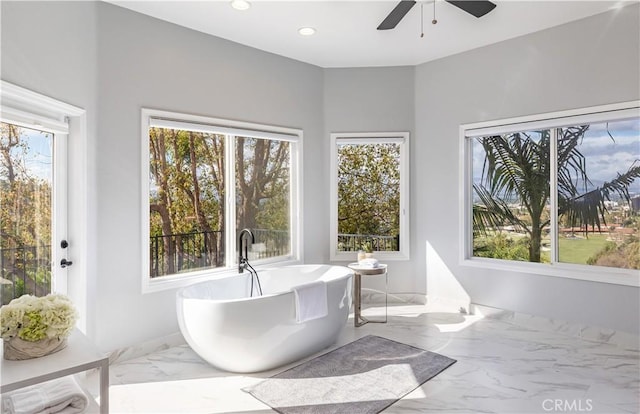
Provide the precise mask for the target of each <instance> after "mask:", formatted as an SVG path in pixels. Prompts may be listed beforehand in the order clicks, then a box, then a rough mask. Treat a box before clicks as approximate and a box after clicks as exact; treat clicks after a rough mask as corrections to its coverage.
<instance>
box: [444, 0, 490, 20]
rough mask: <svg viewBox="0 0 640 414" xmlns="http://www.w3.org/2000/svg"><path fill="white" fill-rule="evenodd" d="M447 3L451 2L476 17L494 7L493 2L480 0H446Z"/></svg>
mask: <svg viewBox="0 0 640 414" xmlns="http://www.w3.org/2000/svg"><path fill="white" fill-rule="evenodd" d="M447 2H448V3H451V4H453V5H454V6H456V7H459V8H460V9H462V10H464V11H466V12H467V13H469V14H473V15H474V16H476V17H482V16H484V15H485V14H487V13H489V12H490V11H491V10H493V9H495V8H496V5H495V4H494V3H491V2H490V1H480V0H477V1H476V0H467V1H454V0H447Z"/></svg>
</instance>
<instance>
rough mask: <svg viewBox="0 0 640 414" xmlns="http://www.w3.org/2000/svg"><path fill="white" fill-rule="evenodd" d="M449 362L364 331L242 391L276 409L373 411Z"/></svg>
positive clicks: (348, 413) (350, 413)
mask: <svg viewBox="0 0 640 414" xmlns="http://www.w3.org/2000/svg"><path fill="white" fill-rule="evenodd" d="M454 362H456V360H455V359H451V358H448V357H446V356H443V355H440V354H436V353H434V352H429V351H425V350H424V349H420V348H416V347H413V346H409V345H406V344H403V343H400V342H396V341H392V340H390V339H386V338H381V337H379V336H374V335H368V336H365V337H363V338H360V339H358V340H357V341H354V342H351V343H349V344H347V345H344V346H342V347H340V348H337V349H334V350H333V351H331V352H328V353H326V354H324V355H320V356H319V357H316V358H314V359H311V360H309V361H307V362H304V363H302V364H300V365H297V366H295V367H293V368H290V369H288V370H286V371H284V372H281V373H279V374H276V375H274V376H273V377H271V378H269V379H267V380H265V381H263V382H261V383H259V384H257V385H255V386H252V387H248V388H245V389H244V391H246V392H249V393H250V394H251V395H253V396H254V397H255V398H257V399H258V400H260V401H262V402H264V403H265V404H267V405H268V406H270V407H271V408H273V409H274V410H276V411H277V412H279V413H286V414H289V413H313V414H329V413H336V414H337V413H341V414H342V413H345V414H356V413H363V414H364V413H367V414H369V413H379V412H380V411H382V410H384V409H385V408H387V407H389V406H390V405H391V404H393V403H394V402H396V401H398V400H399V399H400V398H402V397H404V396H405V395H407V394H408V393H410V392H411V391H413V390H414V389H416V388H417V387H419V386H420V385H421V384H423V383H424V382H426V381H428V380H430V379H431V378H433V377H435V376H436V375H438V374H439V373H440V372H442V371H443V370H444V369H446V368H447V367H449V366H450V365H452V364H453V363H454Z"/></svg>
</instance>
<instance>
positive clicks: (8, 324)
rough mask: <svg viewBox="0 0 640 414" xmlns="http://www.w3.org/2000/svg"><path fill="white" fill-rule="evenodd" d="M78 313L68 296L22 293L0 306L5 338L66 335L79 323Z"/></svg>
mask: <svg viewBox="0 0 640 414" xmlns="http://www.w3.org/2000/svg"><path fill="white" fill-rule="evenodd" d="M77 318H78V313H77V311H76V309H75V308H74V307H73V303H72V302H71V300H70V299H69V298H68V297H66V296H65V295H61V294H50V295H47V296H43V297H35V296H31V295H23V296H21V297H19V298H17V299H14V300H12V301H11V302H9V304H8V305H4V306H3V307H1V308H0V327H1V328H2V339H4V340H10V339H12V338H15V337H18V338H20V339H22V340H24V341H29V342H36V341H40V340H42V339H52V338H66V337H67V336H69V334H70V333H71V331H72V330H73V327H74V326H75V324H76V320H77Z"/></svg>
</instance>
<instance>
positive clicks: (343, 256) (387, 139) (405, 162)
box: [329, 132, 411, 262]
mask: <svg viewBox="0 0 640 414" xmlns="http://www.w3.org/2000/svg"><path fill="white" fill-rule="evenodd" d="M340 143H345V144H346V143H349V144H382V143H399V144H400V250H399V251H397V252H374V253H375V257H376V258H377V259H379V260H381V261H395V260H409V259H410V254H409V252H410V247H411V246H410V245H409V243H410V240H411V239H410V232H409V217H410V215H409V200H410V193H409V191H410V190H409V189H410V187H409V181H410V177H409V174H410V168H409V154H410V153H409V145H410V134H409V132H354V133H331V134H330V145H331V150H330V157H331V159H330V180H331V184H330V196H329V200H330V207H329V209H330V210H329V211H330V222H331V224H330V235H329V237H330V241H329V246H330V247H329V249H330V259H331V261H340V262H346V261H350V262H355V261H356V260H357V252H341V251H338V145H339V144H340Z"/></svg>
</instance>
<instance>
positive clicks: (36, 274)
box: [0, 246, 51, 305]
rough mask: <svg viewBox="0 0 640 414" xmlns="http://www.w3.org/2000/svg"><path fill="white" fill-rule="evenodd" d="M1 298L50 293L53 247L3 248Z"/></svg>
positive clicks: (0, 251)
mask: <svg viewBox="0 0 640 414" xmlns="http://www.w3.org/2000/svg"><path fill="white" fill-rule="evenodd" d="M0 277H2V279H0V283H1V284H0V301H1V302H2V305H6V304H7V303H9V302H11V300H12V299H14V298H18V297H20V296H22V295H26V294H29V295H34V296H44V295H46V294H48V293H50V292H51V246H21V247H15V248H10V249H0Z"/></svg>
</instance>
